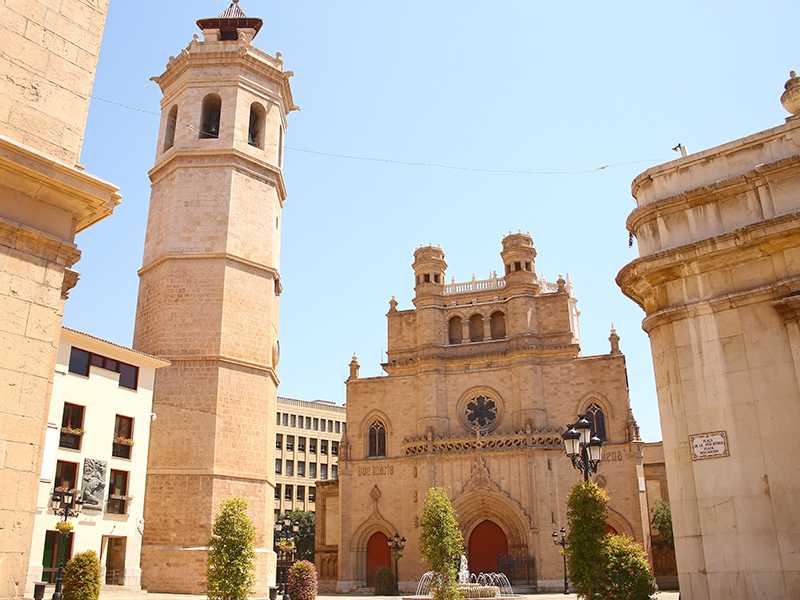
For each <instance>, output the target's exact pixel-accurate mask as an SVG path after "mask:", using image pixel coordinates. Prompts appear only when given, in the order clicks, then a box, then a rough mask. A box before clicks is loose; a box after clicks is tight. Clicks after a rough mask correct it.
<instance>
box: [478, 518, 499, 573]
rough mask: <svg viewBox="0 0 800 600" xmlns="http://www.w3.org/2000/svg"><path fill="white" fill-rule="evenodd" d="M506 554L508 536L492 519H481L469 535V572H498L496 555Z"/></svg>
mask: <svg viewBox="0 0 800 600" xmlns="http://www.w3.org/2000/svg"><path fill="white" fill-rule="evenodd" d="M501 554H502V555H503V556H506V555H508V538H506V534H505V533H503V530H502V529H500V527H499V526H498V525H497V524H496V523H493V522H492V521H483V522H481V523H479V524H478V526H477V527H476V528H475V529H473V530H472V533H471V534H470V536H469V572H470V573H475V574H476V575H477V574H479V573H499V572H500V569H499V568H498V566H499V565H498V561H497V559H498V557H499V556H500V555H501Z"/></svg>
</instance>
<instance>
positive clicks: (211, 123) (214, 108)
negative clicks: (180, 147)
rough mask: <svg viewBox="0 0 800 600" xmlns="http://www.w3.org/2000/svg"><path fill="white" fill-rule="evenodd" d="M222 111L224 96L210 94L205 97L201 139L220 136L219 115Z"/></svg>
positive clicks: (201, 121)
mask: <svg viewBox="0 0 800 600" xmlns="http://www.w3.org/2000/svg"><path fill="white" fill-rule="evenodd" d="M221 112H222V98H220V97H219V96H218V95H217V94H209V95H208V96H206V97H205V98H203V110H202V118H201V119H200V139H201V140H205V139H210V138H218V137H219V116H220V113H221Z"/></svg>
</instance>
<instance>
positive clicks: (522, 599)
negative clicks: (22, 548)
mask: <svg viewBox="0 0 800 600" xmlns="http://www.w3.org/2000/svg"><path fill="white" fill-rule="evenodd" d="M655 597H656V600H678V592H658V593H657V594H656V596H655ZM45 598H47V596H45ZM317 598H319V600H387V598H388V597H387V596H347V595H344V594H320V595H319V596H317ZM516 598H518V599H519V600H565V599H566V600H577V598H578V597H577V596H576V595H575V594H567V595H564V594H563V593H562V594H522V595H520V596H517V597H516ZM100 600H205V596H203V595H195V594H150V593H148V592H131V591H124V590H120V591H116V590H114V591H110V590H108V589H107V588H104V589H103V590H102V591H101V592H100Z"/></svg>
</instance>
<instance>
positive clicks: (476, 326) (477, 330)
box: [469, 315, 483, 342]
mask: <svg viewBox="0 0 800 600" xmlns="http://www.w3.org/2000/svg"><path fill="white" fill-rule="evenodd" d="M469 341H471V342H482V341H483V315H472V316H471V317H470V318H469Z"/></svg>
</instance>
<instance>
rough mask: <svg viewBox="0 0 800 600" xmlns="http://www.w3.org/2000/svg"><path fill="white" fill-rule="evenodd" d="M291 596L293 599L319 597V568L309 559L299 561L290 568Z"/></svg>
mask: <svg viewBox="0 0 800 600" xmlns="http://www.w3.org/2000/svg"><path fill="white" fill-rule="evenodd" d="M289 596H290V597H291V598H292V600H314V599H315V598H316V597H317V569H316V568H314V565H313V563H310V562H308V561H307V560H300V561H297V562H296V563H294V564H293V565H292V568H291V569H289Z"/></svg>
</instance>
